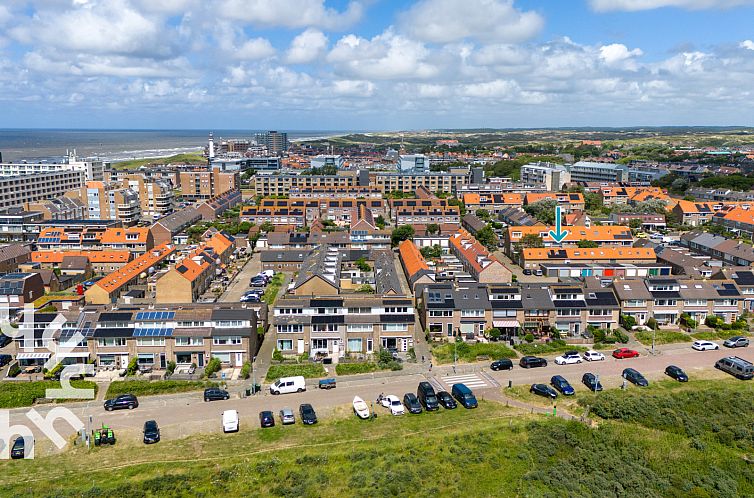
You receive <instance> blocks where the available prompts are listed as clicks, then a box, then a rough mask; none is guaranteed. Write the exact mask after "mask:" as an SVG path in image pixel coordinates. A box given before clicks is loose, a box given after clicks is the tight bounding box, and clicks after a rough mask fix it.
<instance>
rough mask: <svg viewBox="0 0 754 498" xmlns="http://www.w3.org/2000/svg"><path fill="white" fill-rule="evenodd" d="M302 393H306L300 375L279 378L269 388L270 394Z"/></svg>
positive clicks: (304, 382) (304, 384) (304, 383)
mask: <svg viewBox="0 0 754 498" xmlns="http://www.w3.org/2000/svg"><path fill="white" fill-rule="evenodd" d="M304 391H306V381H305V380H304V377H303V376H301V375H299V376H297V377H281V378H279V379H278V380H276V381H275V383H274V384H272V385H271V386H270V393H272V394H290V393H301V392H304Z"/></svg>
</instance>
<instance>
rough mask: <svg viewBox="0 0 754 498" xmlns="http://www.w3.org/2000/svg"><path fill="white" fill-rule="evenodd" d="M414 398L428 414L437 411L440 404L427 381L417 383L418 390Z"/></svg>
mask: <svg viewBox="0 0 754 498" xmlns="http://www.w3.org/2000/svg"><path fill="white" fill-rule="evenodd" d="M416 397H417V398H419V401H420V402H421V404H422V405H423V406H424V409H425V410H427V411H428V412H431V411H435V410H439V409H440V402H439V401H438V400H437V395H436V394H435V389H434V388H433V387H432V384H430V383H429V382H427V381H423V382H419V388H418V389H417V390H416Z"/></svg>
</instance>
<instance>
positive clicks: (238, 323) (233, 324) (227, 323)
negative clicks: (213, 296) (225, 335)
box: [215, 320, 243, 329]
mask: <svg viewBox="0 0 754 498" xmlns="http://www.w3.org/2000/svg"><path fill="white" fill-rule="evenodd" d="M215 326H216V327H223V328H234V329H237V328H239V327H243V321H242V320H219V321H218V322H217V324H216V325H215Z"/></svg>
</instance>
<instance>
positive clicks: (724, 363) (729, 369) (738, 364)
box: [715, 356, 754, 380]
mask: <svg viewBox="0 0 754 498" xmlns="http://www.w3.org/2000/svg"><path fill="white" fill-rule="evenodd" d="M715 368H717V369H719V370H722V371H723V372H726V373H729V374H731V375H732V376H733V377H735V378H737V379H741V380H749V379H751V378H752V377H754V365H752V364H751V362H749V361H746V360H744V359H743V358H739V357H738V356H728V357H727V358H720V359H719V360H717V362H715Z"/></svg>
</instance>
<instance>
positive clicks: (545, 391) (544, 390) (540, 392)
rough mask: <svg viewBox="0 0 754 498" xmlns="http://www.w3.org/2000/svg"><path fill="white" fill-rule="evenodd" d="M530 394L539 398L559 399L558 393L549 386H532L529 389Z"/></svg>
mask: <svg viewBox="0 0 754 498" xmlns="http://www.w3.org/2000/svg"><path fill="white" fill-rule="evenodd" d="M529 392H530V393H533V394H536V395H537V396H544V397H545V398H550V399H555V398H557V397H558V393H557V392H556V391H555V389H553V388H552V387H550V386H548V385H547V384H532V385H531V387H530V388H529Z"/></svg>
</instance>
